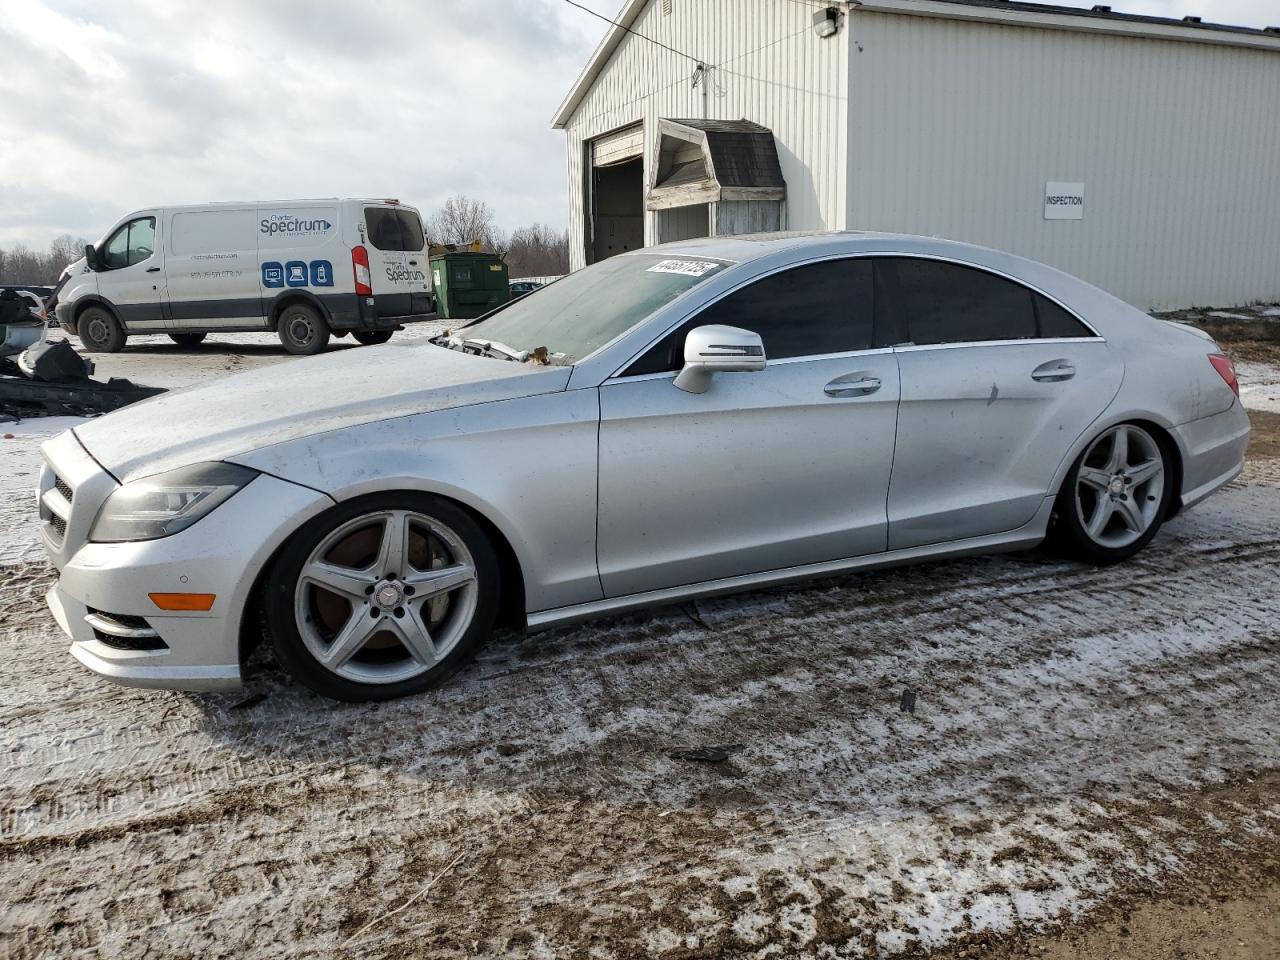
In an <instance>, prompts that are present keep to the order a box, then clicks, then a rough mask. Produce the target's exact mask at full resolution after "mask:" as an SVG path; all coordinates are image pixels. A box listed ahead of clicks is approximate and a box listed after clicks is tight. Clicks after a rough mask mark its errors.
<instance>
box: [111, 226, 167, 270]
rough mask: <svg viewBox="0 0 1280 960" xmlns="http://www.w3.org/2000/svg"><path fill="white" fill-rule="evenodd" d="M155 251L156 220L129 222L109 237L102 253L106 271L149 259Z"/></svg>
mask: <svg viewBox="0 0 1280 960" xmlns="http://www.w3.org/2000/svg"><path fill="white" fill-rule="evenodd" d="M155 250H156V218H155V217H139V218H138V219H137V220H130V221H129V222H128V223H126V224H125V225H124V226H122V227H121V228H120V229H119V230H117V231H116V232H115V233H113V234H112V235H111V239H110V240H108V241H107V245H106V247H105V248H104V252H103V255H102V256H103V261H104V265H105V266H106V268H107V269H108V270H119V269H120V268H121V267H130V266H133V264H135V263H141V262H142V261H143V260H146V259H148V258H150V256H151V255H152V254H153V253H155Z"/></svg>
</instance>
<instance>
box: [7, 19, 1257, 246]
mask: <svg viewBox="0 0 1280 960" xmlns="http://www.w3.org/2000/svg"><path fill="white" fill-rule="evenodd" d="M585 2H586V3H587V5H589V6H591V7H592V8H593V9H595V10H597V11H599V12H601V13H603V14H605V15H608V16H612V15H614V14H615V13H616V12H617V10H618V8H619V7H620V6H621V2H622V0H585ZM1078 5H1080V6H1086V7H1087V6H1089V4H1088V3H1084V2H1081V3H1079V4H1078ZM1114 5H1115V7H1116V9H1117V10H1118V11H1121V10H1122V11H1125V12H1133V13H1148V14H1156V15H1162V16H1174V17H1181V16H1185V15H1187V14H1195V13H1203V14H1204V16H1205V19H1207V20H1208V19H1212V20H1218V21H1226V22H1236V23H1241V24H1246V25H1250V26H1265V25H1269V24H1270V23H1273V22H1276V21H1280V11H1277V10H1276V9H1275V4H1274V2H1273V0H1215V2H1214V3H1213V4H1208V3H1207V2H1206V0H1128V2H1124V0H1120V2H1115V3H1114ZM1209 7H1212V9H1211V10H1210V9H1207V8H1209ZM604 30H605V24H603V23H602V22H601V21H599V20H597V19H595V18H593V17H591V16H589V15H587V14H586V13H584V12H582V11H580V10H575V9H574V8H572V7H570V6H569V5H568V4H565V3H563V2H561V0H507V2H502V3H481V2H479V0H418V2H414V0H399V2H390V0H388V2H378V3H364V4H356V3H350V2H347V0H272V2H261V0H221V2H219V3H211V4H196V3H173V2H169V0H116V2H113V3H111V4H97V3H91V2H88V0H0V50H3V51H4V52H5V86H4V91H3V93H2V94H0V132H2V134H3V136H4V138H5V140H4V143H3V147H2V148H0V246H9V245H12V244H13V243H15V242H25V243H28V244H31V245H32V246H36V247H40V246H43V245H44V244H46V243H47V242H48V240H49V239H50V238H52V237H54V236H57V235H59V234H62V233H73V234H79V235H84V236H86V237H89V238H91V239H93V238H96V237H99V236H101V235H102V234H103V233H104V232H105V231H106V229H107V228H108V227H110V226H111V225H112V224H113V223H114V222H115V221H116V220H117V219H118V218H119V217H121V216H122V215H124V214H125V213H127V212H129V211H130V210H134V209H138V208H140V207H146V206H155V205H161V204H178V203H202V202H206V201H212V200H234V199H276V198H293V197H307V196H391V197H398V198H400V199H402V200H404V201H406V202H408V203H412V204H414V205H416V206H418V207H420V208H421V209H423V210H424V211H429V210H432V209H434V208H436V207H438V206H439V205H440V204H441V203H442V202H443V200H444V199H445V197H447V196H449V195H450V194H453V193H459V192H461V193H466V194H468V195H470V196H473V197H476V198H478V199H483V200H485V201H486V202H488V203H489V204H490V205H491V206H492V207H494V208H495V210H496V211H497V213H498V217H499V220H500V222H501V223H502V225H503V226H505V227H507V228H508V229H510V228H513V227H516V226H520V225H523V224H527V223H530V222H532V221H535V220H538V221H543V222H546V223H550V224H553V225H557V226H562V225H563V224H564V223H565V220H566V216H567V203H566V192H567V182H566V174H565V145H564V134H563V133H561V132H559V131H553V130H552V129H551V124H550V119H551V116H552V114H553V113H554V112H555V109H556V107H557V106H558V105H559V104H560V101H561V99H562V98H563V96H564V94H565V93H566V92H567V91H568V89H569V87H570V85H571V84H572V82H573V80H574V79H575V78H576V77H577V75H578V73H579V71H580V70H581V69H582V67H583V65H584V64H585V63H586V61H587V58H588V57H589V56H590V53H591V51H592V49H594V47H595V44H596V42H597V41H598V40H599V38H600V36H601V35H602V34H603V32H604Z"/></svg>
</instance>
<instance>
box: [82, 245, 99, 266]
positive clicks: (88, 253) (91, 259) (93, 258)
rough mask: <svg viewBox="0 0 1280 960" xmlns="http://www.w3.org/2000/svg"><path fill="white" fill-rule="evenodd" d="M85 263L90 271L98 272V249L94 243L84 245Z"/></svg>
mask: <svg viewBox="0 0 1280 960" xmlns="http://www.w3.org/2000/svg"><path fill="white" fill-rule="evenodd" d="M84 262H85V265H86V266H87V267H88V268H89V269H90V270H93V271H96V270H97V269H98V248H97V247H95V246H94V245H93V244H92V243H86V244H85V245H84Z"/></svg>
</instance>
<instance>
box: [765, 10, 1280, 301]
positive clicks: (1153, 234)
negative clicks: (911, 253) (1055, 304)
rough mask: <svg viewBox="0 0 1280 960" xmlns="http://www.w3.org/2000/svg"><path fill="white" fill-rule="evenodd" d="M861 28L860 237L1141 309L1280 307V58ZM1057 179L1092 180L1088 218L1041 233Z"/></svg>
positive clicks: (853, 146) (852, 154)
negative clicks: (992, 256)
mask: <svg viewBox="0 0 1280 960" xmlns="http://www.w3.org/2000/svg"><path fill="white" fill-rule="evenodd" d="M851 21H852V28H853V34H852V39H853V41H854V45H853V47H852V50H851V54H850V56H851V58H852V59H851V65H850V105H849V124H850V132H849V136H850V147H849V151H848V163H849V193H848V203H849V212H848V225H849V226H850V227H853V228H864V229H870V230H890V231H901V232H906V233H918V234H925V235H936V236H944V237H949V238H952V239H956V240H967V241H971V242H975V243H981V244H985V245H988V246H993V247H998V248H1001V249H1004V250H1009V251H1012V252H1015V253H1019V254H1022V255H1024V256H1028V257H1031V258H1033V259H1037V260H1043V261H1045V262H1047V263H1051V264H1053V265H1054V266H1057V267H1060V268H1061V269H1063V270H1066V271H1068V272H1070V273H1074V274H1077V275H1079V276H1082V277H1084V278H1085V279H1087V280H1090V281H1091V282H1093V283H1095V284H1097V285H1098V286H1101V287H1103V288H1104V289H1107V290H1109V291H1110V292H1112V293H1114V294H1116V295H1117V296H1120V297H1122V298H1124V299H1125V300H1128V301H1129V302H1131V303H1133V304H1135V305H1137V306H1140V307H1143V308H1151V307H1163V308H1172V307H1180V306H1189V305H1193V304H1194V305H1206V304H1215V305H1231V304H1238V303H1244V302H1248V301H1251V300H1257V299H1268V300H1274V299H1280V120H1278V118H1280V54H1276V53H1270V52H1266V51H1254V50H1248V49H1242V48H1237V47H1225V46H1214V45H1208V44H1200V43H1174V42H1166V41H1160V40H1151V39H1142V38H1129V37H1119V36H1096V35H1089V34H1084V33H1076V32H1070V31H1062V30H1045V29H1039V28H1027V27H1014V26H1002V25H992V24H970V23H964V22H959V21H954V20H946V19H941V18H932V17H915V16H896V15H891V14H881V13H869V12H865V11H862V12H855V13H854V14H853V15H852V17H851ZM1051 180H1056V181H1069V182H1070V181H1083V182H1084V184H1085V219H1084V220H1083V221H1046V220H1045V219H1044V213H1043V212H1044V204H1043V195H1044V188H1045V183H1046V181H1051ZM788 182H790V177H788Z"/></svg>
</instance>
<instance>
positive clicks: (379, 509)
mask: <svg viewBox="0 0 1280 960" xmlns="http://www.w3.org/2000/svg"><path fill="white" fill-rule="evenodd" d="M375 499H376V500H378V499H380V502H369V503H367V504H359V503H355V504H347V505H344V506H343V507H340V508H337V509H336V510H335V511H331V514H330V515H328V516H325V517H322V518H320V519H319V520H317V521H315V522H313V524H312V525H311V529H304V531H302V532H301V533H300V534H299V536H298V537H297V538H295V541H294V542H293V543H291V544H290V545H289V547H288V548H287V549H286V550H285V552H284V554H283V555H282V557H281V558H280V561H279V563H278V564H277V572H278V576H277V579H276V582H275V583H274V584H273V592H272V593H271V594H270V596H269V598H268V604H267V610H266V612H267V620H268V626H269V627H270V628H271V633H272V637H273V640H274V642H275V645H276V650H277V654H278V655H279V657H280V659H281V661H282V663H283V664H284V665H285V667H286V668H287V669H289V671H290V672H291V673H293V674H294V675H295V676H296V677H297V678H298V679H300V680H302V681H303V682H304V683H306V684H307V685H308V686H311V687H312V688H313V689H315V690H317V691H318V692H320V693H324V694H326V695H327V696H334V697H338V698H340V699H348V700H368V699H385V698H386V697H390V696H400V695H402V694H404V693H412V692H416V691H417V690H420V689H425V688H426V687H429V686H434V685H435V684H436V682H438V681H439V680H440V679H443V678H444V677H445V676H447V675H448V674H450V673H452V672H453V671H454V670H456V668H457V666H458V665H459V664H460V663H461V662H462V661H461V658H462V657H465V656H466V653H467V651H468V649H469V648H471V647H473V646H474V645H475V644H476V643H477V642H479V641H480V640H481V639H483V638H484V637H485V636H487V634H488V632H489V630H490V628H491V626H492V623H493V617H494V607H495V605H496V594H497V584H496V579H497V565H496V559H495V557H494V554H493V551H492V548H491V545H490V544H489V543H488V541H487V539H486V538H485V537H484V534H483V533H482V532H481V531H480V530H479V528H478V527H477V526H476V525H475V524H474V522H473V521H471V519H470V518H469V517H468V516H467V515H466V514H465V513H463V512H462V511H460V510H458V508H456V507H455V506H453V505H451V504H446V503H444V502H433V501H434V498H430V497H419V498H417V499H418V500H419V501H420V502H419V503H409V504H405V503H387V502H385V498H375ZM362 506H363V507H364V508H363V509H362V508H361V507H362Z"/></svg>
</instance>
